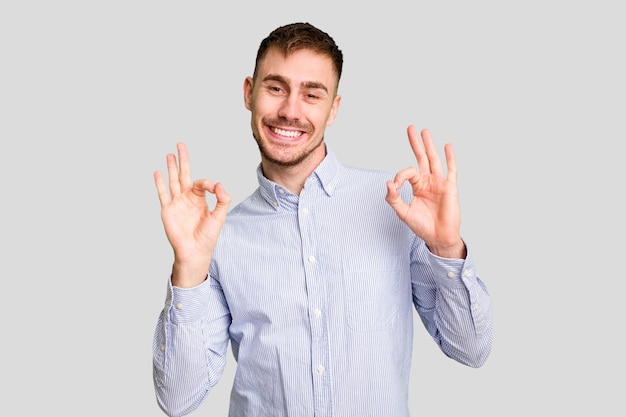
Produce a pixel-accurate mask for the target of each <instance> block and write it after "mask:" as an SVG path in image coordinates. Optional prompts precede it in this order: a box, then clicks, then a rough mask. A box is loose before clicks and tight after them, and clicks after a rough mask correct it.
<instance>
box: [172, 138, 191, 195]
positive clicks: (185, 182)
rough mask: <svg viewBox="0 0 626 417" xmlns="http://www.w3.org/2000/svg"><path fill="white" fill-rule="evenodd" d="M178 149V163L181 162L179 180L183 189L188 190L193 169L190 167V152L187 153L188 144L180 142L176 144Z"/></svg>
mask: <svg viewBox="0 0 626 417" xmlns="http://www.w3.org/2000/svg"><path fill="white" fill-rule="evenodd" d="M176 149H177V150H178V163H179V164H180V167H179V169H180V172H179V174H178V181H179V182H180V189H181V191H183V192H184V191H185V190H188V189H189V188H190V187H191V171H190V169H189V154H188V153H187V146H185V144H184V143H182V142H180V143H178V144H176Z"/></svg>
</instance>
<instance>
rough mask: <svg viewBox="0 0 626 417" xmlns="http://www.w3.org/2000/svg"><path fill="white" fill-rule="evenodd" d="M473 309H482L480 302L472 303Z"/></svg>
mask: <svg viewBox="0 0 626 417" xmlns="http://www.w3.org/2000/svg"><path fill="white" fill-rule="evenodd" d="M472 310H474V311H478V310H480V304H478V303H474V304H472Z"/></svg>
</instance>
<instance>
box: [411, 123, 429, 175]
mask: <svg viewBox="0 0 626 417" xmlns="http://www.w3.org/2000/svg"><path fill="white" fill-rule="evenodd" d="M407 135H408V136H409V143H410V144H411V149H412V150H413V155H415V159H417V166H418V167H419V169H420V171H421V172H423V173H429V172H430V163H429V162H428V155H426V151H425V150H424V147H423V146H422V144H421V143H420V140H419V135H418V134H417V130H416V129H415V126H413V125H409V127H408V128H407Z"/></svg>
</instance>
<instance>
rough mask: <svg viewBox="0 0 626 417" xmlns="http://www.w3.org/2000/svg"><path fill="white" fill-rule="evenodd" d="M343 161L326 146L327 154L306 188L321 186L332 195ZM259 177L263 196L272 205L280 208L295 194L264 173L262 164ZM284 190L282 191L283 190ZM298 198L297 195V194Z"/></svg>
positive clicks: (258, 169)
mask: <svg viewBox="0 0 626 417" xmlns="http://www.w3.org/2000/svg"><path fill="white" fill-rule="evenodd" d="M340 170H341V163H340V162H339V160H338V159H337V156H336V155H335V153H334V152H333V151H331V150H330V149H328V148H326V156H325V157H324V159H323V160H322V162H320V164H319V165H318V166H317V168H315V170H314V171H313V173H312V174H311V175H309V177H308V178H307V179H306V181H305V182H304V188H305V189H306V188H310V187H321V188H322V189H323V190H324V192H325V193H326V194H327V195H328V196H332V195H333V193H334V192H335V188H336V185H337V182H338V176H339V175H338V174H339V171H340ZM257 179H258V181H259V191H260V193H261V196H263V198H264V199H265V200H266V201H267V202H268V203H269V204H270V205H271V206H272V207H275V208H278V207H279V206H280V205H281V204H282V203H283V201H284V200H285V199H286V198H289V196H293V194H291V193H290V192H288V191H287V190H285V189H284V188H283V187H282V186H281V185H280V184H277V183H275V182H274V181H271V180H269V179H267V178H266V177H265V175H263V169H262V168H261V164H259V165H258V166H257ZM281 190H282V192H281ZM296 198H297V196H296Z"/></svg>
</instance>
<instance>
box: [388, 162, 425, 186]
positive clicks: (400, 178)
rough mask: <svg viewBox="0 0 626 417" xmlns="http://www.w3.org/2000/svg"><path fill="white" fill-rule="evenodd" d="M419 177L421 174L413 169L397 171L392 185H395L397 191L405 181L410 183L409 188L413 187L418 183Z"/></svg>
mask: <svg viewBox="0 0 626 417" xmlns="http://www.w3.org/2000/svg"><path fill="white" fill-rule="evenodd" d="M421 177H422V175H421V173H420V172H419V171H418V170H417V169H416V168H415V167H408V168H404V169H403V170H401V171H398V173H397V174H396V176H395V177H394V179H393V181H394V184H396V189H399V188H400V187H402V184H404V182H405V181H408V182H409V183H411V186H414V185H415V184H417V183H418V182H419V180H420V178H421Z"/></svg>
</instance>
